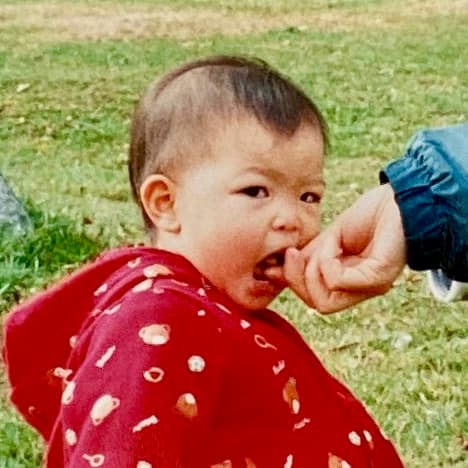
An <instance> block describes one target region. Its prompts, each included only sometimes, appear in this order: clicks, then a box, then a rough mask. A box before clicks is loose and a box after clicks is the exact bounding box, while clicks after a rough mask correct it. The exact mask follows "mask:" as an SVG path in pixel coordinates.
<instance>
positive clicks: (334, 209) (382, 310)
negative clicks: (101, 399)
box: [0, 0, 468, 468]
mask: <svg viewBox="0 0 468 468" xmlns="http://www.w3.org/2000/svg"><path fill="white" fill-rule="evenodd" d="M463 5H465V6H464V7H463ZM34 8H36V9H40V8H43V9H46V13H47V14H46V15H45V16H44V18H46V19H47V18H52V17H53V18H55V19H57V18H58V19H60V18H63V17H65V18H66V19H67V21H68V22H65V25H66V27H65V29H60V28H58V27H55V26H54V24H59V22H58V23H55V22H54V21H46V20H43V22H42V23H41V18H42V17H41V16H40V15H39V14H38V13H37V11H39V10H34V11H36V13H34V15H32V14H29V13H28V12H29V11H30V10H31V11H32V10H33V9H34ZM159 8H165V9H166V10H171V9H172V10H173V11H175V12H177V13H178V14H182V15H183V12H184V11H185V12H187V11H188V13H187V14H186V15H185V17H183V19H182V20H181V21H182V22H181V23H180V24H178V25H177V27H174V28H172V29H173V30H174V31H173V32H172V31H171V30H170V28H169V32H168V29H167V27H166V29H161V31H163V33H161V34H160V35H159V36H158V31H160V29H158V27H156V26H157V25H158V24H159V23H154V24H156V26H155V27H148V28H147V29H146V30H145V31H144V34H141V35H138V34H136V33H133V32H132V30H131V29H130V32H129V31H128V30H127V29H125V28H124V27H123V26H122V24H120V23H119V24H118V25H117V26H118V27H114V26H115V25H116V24H117V23H118V21H119V19H118V17H117V16H118V14H121V16H123V17H125V15H128V14H129V13H130V12H131V13H135V14H141V15H142V16H141V21H137V23H135V24H145V21H149V20H148V19H147V17H145V16H144V14H148V12H150V13H151V12H154V11H156V10H158V9H159ZM450 8H453V9H452V10H450ZM457 8H458V9H457ZM87 9H88V10H89V15H88V16H86V17H85V19H86V22H83V24H82V25H80V24H78V26H77V21H78V20H79V18H80V15H81V17H82V16H83V11H86V10H87ZM98 9H100V10H99V11H104V12H106V13H107V16H106V17H107V18H108V19H107V20H106V21H105V22H104V23H98V22H99V21H101V22H102V21H103V20H102V18H101V17H99V15H98V13H97V11H98ZM166 10H164V11H166ZM213 11H215V12H216V13H217V14H219V15H220V16H219V20H217V21H213V20H209V21H205V22H203V21H204V19H203V18H206V17H207V15H208V14H211V13H210V12H213ZM119 12H120V13H119ZM122 12H123V13H122ZM113 14H115V15H117V16H115V17H114V16H112V15H113ZM238 14H243V15H244V16H242V18H241V19H242V22H240V23H239V24H237V23H236V21H240V20H236V19H232V20H231V21H230V18H231V17H232V18H237V17H236V16H235V15H238ZM47 15H49V16H47ZM54 15H55V16H54ZM38 18H39V19H38ZM100 18H101V19H100ZM184 18H185V19H184ZM210 18H211V17H210ZM0 21H1V22H2V28H1V29H0V141H2V151H1V155H0V172H1V173H2V174H3V175H4V176H6V177H7V178H8V179H9V181H10V182H11V184H12V185H13V187H14V188H15V190H16V191H17V192H18V193H19V194H20V195H21V196H22V197H24V198H25V199H27V200H29V202H28V203H29V204H28V207H29V210H30V212H31V214H32V217H33V219H34V223H35V226H36V229H35V231H34V232H33V233H32V234H30V235H28V236H25V237H23V238H17V239H12V238H11V237H7V236H0V291H1V294H0V311H1V312H5V311H6V310H8V308H9V307H10V306H11V305H12V304H13V303H14V302H16V301H17V300H18V299H20V298H21V299H23V298H25V297H27V296H29V295H30V294H32V293H34V292H35V291H37V290H38V289H40V288H42V287H43V286H45V285H46V284H50V283H51V282H53V281H54V280H55V279H56V278H58V277H59V276H60V275H62V274H64V273H66V272H68V271H70V270H71V269H73V268H74V267H76V266H77V265H78V264H81V263H83V262H84V261H85V260H86V259H88V258H90V257H92V256H94V255H95V254H96V253H97V252H98V251H100V250H101V249H103V248H105V247H108V246H113V245H119V244H123V243H129V242H137V241H141V240H142V239H143V238H144V237H143V234H142V229H141V223H140V220H139V215H138V213H137V210H136V208H135V207H134V205H133V203H132V201H131V199H130V193H129V189H128V183H127V175H126V152H127V144H128V123H129V118H130V115H131V112H132V110H133V105H134V103H135V101H136V99H137V98H138V96H139V95H140V94H141V92H142V90H143V89H144V87H145V86H146V85H147V84H148V83H149V82H150V81H151V80H152V79H154V78H155V77H156V76H159V75H160V74H161V73H163V72H164V71H166V70H168V69H170V68H171V67H173V66H174V65H176V64H178V63H181V62H183V61H185V60H187V59H192V58H195V57H200V56H203V55H207V54H213V53H242V54H250V55H256V56H259V57H261V58H263V59H265V60H267V61H268V62H270V63H271V64H273V65H274V66H276V67H278V68H279V69H281V70H282V71H284V72H285V73H287V74H288V75H289V76H290V77H291V78H293V79H294V80H295V81H297V82H299V83H300V84H301V85H302V86H303V87H304V89H305V90H306V91H307V93H308V94H309V95H310V96H311V97H312V98H313V99H314V100H315V102H316V103H317V104H318V105H319V107H320V108H321V109H322V111H323V112H324V114H325V116H326V118H327V120H328V122H329V125H330V130H331V141H332V147H331V151H330V155H329V157H328V161H327V168H326V178H327V185H328V194H327V197H326V200H325V213H324V223H325V224H326V223H328V222H330V220H331V219H332V218H333V216H334V215H335V214H337V213H338V212H339V211H340V210H341V209H343V208H344V207H345V206H347V204H349V203H350V202H351V201H352V200H354V199H355V198H356V197H357V196H358V195H359V193H361V192H362V191H364V190H365V189H366V188H367V187H370V186H372V185H374V184H375V183H377V176H378V171H379V169H380V168H381V167H382V166H383V165H384V164H385V163H386V162H387V161H389V160H391V159H392V158H393V157H395V156H397V155H399V154H401V153H402V152H403V150H404V146H405V143H406V141H407V140H408V138H409V137H410V136H411V135H412V134H413V133H414V132H415V131H417V130H419V129H421V128H424V127H427V126H438V125H445V124H451V123H456V122H461V121H466V120H468V105H467V103H468V62H467V60H466V44H467V43H468V30H467V28H466V24H468V7H467V6H466V2H465V3H463V1H462V0H452V1H451V2H441V1H433V2H427V1H423V0H412V1H403V0H394V1H392V0H379V1H377V0H374V1H372V0H339V1H338V0H334V1H331V0H328V1H327V0H317V1H314V2H303V1H299V0H288V1H286V0H278V1H275V0H242V1H240V0H239V1H236V2H232V1H224V0H223V1H221V2H219V1H215V0H198V1H192V2H189V1H188V0H172V1H170V0H165V1H164V0H157V1H149V0H146V1H145V0H139V1H133V0H132V1H129V0H127V1H121V2H113V1H110V0H107V1H94V2H86V1H84V0H81V1H75V2H70V1H65V0H63V1H55V2H44V1H36V2H31V3H26V2H24V1H2V2H1V3H0ZM93 21H94V22H95V23H96V24H98V26H99V27H98V28H95V30H93V31H94V32H93V34H91V36H90V37H89V38H88V37H84V36H83V35H81V29H86V28H88V27H89V25H90V24H92V23H93ZM151 21H152V20H151ZM158 21H159V20H158ZM112 22H114V23H112ZM270 23H271V24H270ZM148 24H150V23H148ZM151 24H152V23H151ZM151 24H150V26H151ZM80 26H82V27H80ZM237 26H238V28H237ZM119 28H120V29H119ZM210 28H213V30H211V29H210ZM236 29H239V31H241V33H238V32H237V31H236ZM96 31H98V33H96ZM109 31H110V32H112V34H110V33H109V34H108V32H109ZM115 31H117V32H115ZM101 33H102V34H101ZM100 34H101V36H100ZM277 307H278V308H279V309H280V310H281V311H283V312H284V313H285V315H287V316H288V317H289V318H290V319H291V320H292V321H293V322H294V323H295V324H296V325H297V326H298V328H299V329H300V330H301V331H302V333H303V334H304V336H305V337H306V338H307V340H308V341H309V342H310V343H311V345H312V346H313V347H314V349H315V350H316V351H317V353H318V354H319V355H320V356H321V357H322V358H323V360H324V362H325V363H326V365H327V366H328V367H329V368H330V369H331V370H333V372H335V373H336V374H338V375H339V376H341V378H342V379H343V380H345V381H346V382H347V383H348V385H350V387H351V388H352V389H353V390H354V392H355V393H356V394H358V395H359V396H360V397H361V398H362V399H363V400H364V401H365V402H366V404H367V405H368V407H369V408H370V410H371V412H372V413H373V414H374V415H375V416H376V418H377V420H378V421H379V422H380V424H381V425H382V427H383V428H384V430H385V431H386V432H387V433H388V435H389V436H390V437H391V438H392V439H393V440H394V441H395V442H396V444H397V446H398V448H399V450H400V452H401V454H402V456H403V458H404V459H405V461H406V463H407V466H409V467H463V466H467V464H468V461H467V456H466V449H465V448H464V447H466V440H467V435H466V434H467V431H468V417H467V410H466V408H467V407H468V401H467V396H466V393H467V392H466V383H465V382H464V380H466V374H467V368H468V359H467V357H466V356H467V354H468V353H467V330H468V323H467V322H468V321H467V318H466V310H467V306H466V304H456V305H442V304H439V303H436V302H435V301H434V300H433V299H432V298H431V297H430V295H429V294H428V292H427V290H426V285H425V282H424V281H422V277H421V276H420V275H417V274H414V273H410V272H408V271H406V272H405V274H404V275H403V276H402V277H401V279H400V280H399V282H398V285H397V286H396V287H395V288H394V289H393V290H392V291H391V292H390V293H389V294H387V295H386V296H384V297H381V298H377V299H374V300H372V301H368V302H366V303H364V304H362V305H360V306H358V307H354V308H353V309H352V310H351V311H348V312H346V313H344V314H339V315H335V316H327V317H319V316H317V315H314V314H311V313H310V312H309V311H308V310H307V309H306V308H305V307H304V306H303V305H302V304H300V303H299V302H298V301H297V300H296V299H294V298H293V297H292V296H291V295H290V294H285V295H283V296H282V297H281V298H279V299H278V301H277ZM408 336H410V337H411V341H410V342H409V343H408V344H406V345H404V339H405V338H407V337H408ZM4 397H6V388H5V386H2V385H1V384H0V466H1V467H4V466H5V467H12V468H13V467H14V468H16V467H23V466H24V467H36V466H39V462H40V456H41V455H40V454H41V444H40V441H38V438H37V437H36V436H35V434H34V433H33V432H32V431H31V430H30V429H29V428H28V427H27V426H25V425H24V423H22V422H21V421H20V420H19V418H18V417H17V416H16V414H15V412H14V411H13V409H12V408H11V407H10V406H9V405H8V404H7V402H6V399H5V398H4Z"/></svg>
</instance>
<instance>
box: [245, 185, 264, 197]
mask: <svg viewBox="0 0 468 468" xmlns="http://www.w3.org/2000/svg"><path fill="white" fill-rule="evenodd" d="M241 193H243V194H245V195H247V196H249V197H252V198H266V197H268V190H267V189H266V188H265V187H262V186H261V185H253V186H252V187H246V188H244V189H242V190H241Z"/></svg>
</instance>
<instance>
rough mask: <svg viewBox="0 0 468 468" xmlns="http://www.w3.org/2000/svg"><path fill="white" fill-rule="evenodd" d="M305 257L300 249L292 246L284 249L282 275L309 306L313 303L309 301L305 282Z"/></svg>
mask: <svg viewBox="0 0 468 468" xmlns="http://www.w3.org/2000/svg"><path fill="white" fill-rule="evenodd" d="M305 269H306V258H305V257H304V256H303V255H302V254H301V252H300V251H298V250H297V249H294V248H290V249H287V250H286V255H285V262H284V269H283V272H284V277H285V279H286V281H287V282H288V286H289V287H290V288H291V289H292V290H293V291H294V292H295V293H296V294H297V295H298V296H299V297H300V298H301V299H302V300H303V301H304V302H305V303H306V304H307V305H309V306H310V307H313V304H312V303H311V301H310V297H309V293H308V291H307V287H306V283H305V276H304V275H305Z"/></svg>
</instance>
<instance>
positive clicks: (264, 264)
mask: <svg viewBox="0 0 468 468" xmlns="http://www.w3.org/2000/svg"><path fill="white" fill-rule="evenodd" d="M285 252H286V250H279V251H277V252H273V253H271V254H269V255H267V256H266V257H265V258H263V259H262V260H260V261H259V262H258V263H257V265H255V268H254V272H253V277H254V279H256V280H257V281H270V280H271V276H269V275H267V274H266V271H267V270H269V269H273V268H281V267H282V266H283V265H284V256H285Z"/></svg>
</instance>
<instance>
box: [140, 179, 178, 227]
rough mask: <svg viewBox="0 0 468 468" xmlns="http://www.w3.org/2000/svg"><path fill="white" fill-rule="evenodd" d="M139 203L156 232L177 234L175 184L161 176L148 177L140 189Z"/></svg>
mask: <svg viewBox="0 0 468 468" xmlns="http://www.w3.org/2000/svg"><path fill="white" fill-rule="evenodd" d="M140 199H141V203H142V205H143V207H144V209H145V211H146V214H147V215H148V216H149V218H150V219H151V221H152V222H153V224H154V225H155V226H156V229H158V231H166V232H173V233H175V232H179V231H180V223H179V221H178V219H177V217H176V215H175V211H174V201H175V184H174V182H173V181H172V180H171V179H169V178H168V177H166V176H164V175H162V174H153V175H150V176H148V177H147V178H146V179H145V180H144V181H143V183H142V184H141V187H140Z"/></svg>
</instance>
